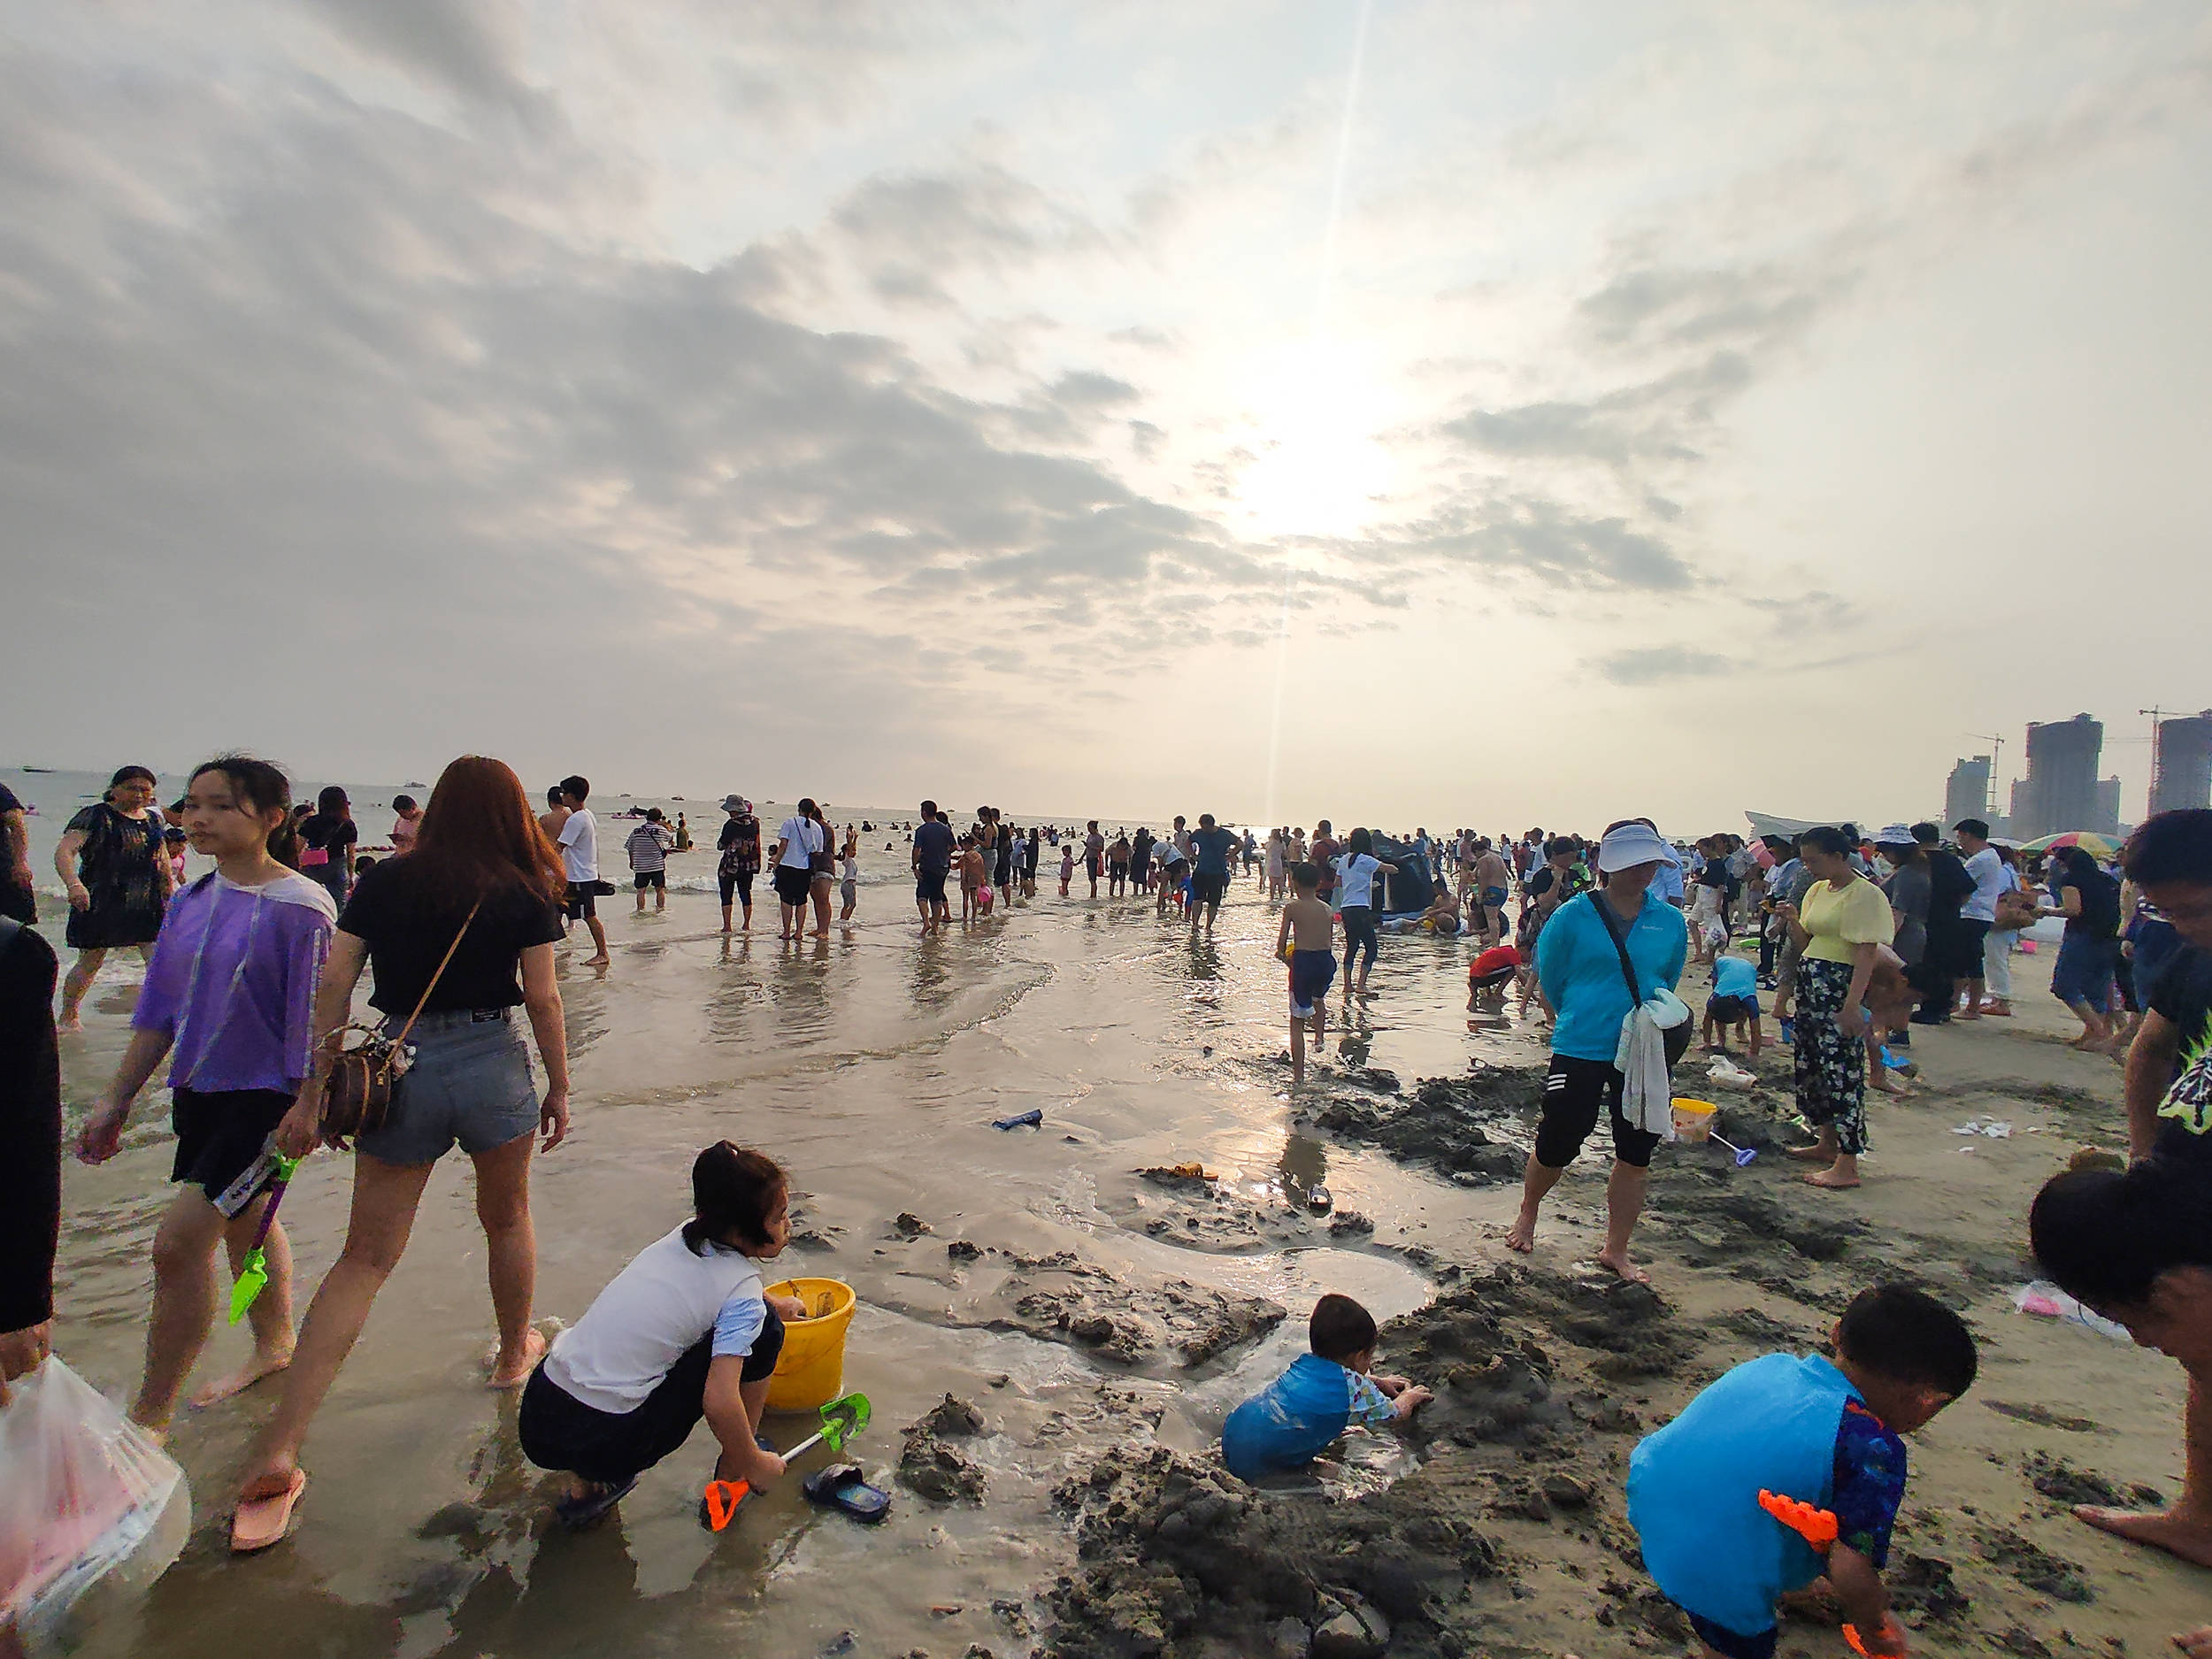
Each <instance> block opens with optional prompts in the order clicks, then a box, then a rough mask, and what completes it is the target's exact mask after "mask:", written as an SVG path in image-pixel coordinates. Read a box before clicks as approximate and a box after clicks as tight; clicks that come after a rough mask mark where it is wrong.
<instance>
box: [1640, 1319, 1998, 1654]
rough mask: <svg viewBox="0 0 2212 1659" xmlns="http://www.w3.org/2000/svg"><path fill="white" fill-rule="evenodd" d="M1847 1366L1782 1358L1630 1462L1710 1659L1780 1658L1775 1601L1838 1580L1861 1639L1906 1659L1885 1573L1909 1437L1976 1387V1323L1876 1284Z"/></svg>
mask: <svg viewBox="0 0 2212 1659" xmlns="http://www.w3.org/2000/svg"><path fill="white" fill-rule="evenodd" d="M1835 1348H1836V1357H1835V1361H1834V1363H1830V1362H1829V1361H1827V1360H1825V1359H1823V1358H1821V1357H1820V1356H1817V1355H1807V1356H1797V1355H1794V1354H1768V1355H1765V1356H1762V1357H1761V1358H1758V1359H1755V1360H1749V1361H1747V1362H1746V1363H1743V1364H1741V1365H1739V1366H1737V1367H1736V1368H1735V1369H1734V1370H1733V1371H1729V1372H1728V1373H1727V1374H1726V1375H1725V1376H1724V1377H1722V1378H1721V1379H1720V1380H1719V1381H1717V1382H1716V1383H1714V1384H1713V1385H1712V1386H1710V1387H1709V1388H1707V1389H1706V1390H1705V1391H1704V1392H1703V1393H1702V1394H1699V1395H1698V1396H1697V1398H1696V1399H1694V1400H1693V1401H1691V1402H1690V1403H1689V1404H1688V1405H1687V1406H1686V1407H1685V1408H1684V1409H1683V1411H1682V1415H1681V1416H1680V1417H1677V1418H1675V1420H1674V1421H1673V1422H1671V1423H1670V1424H1668V1425H1666V1427H1664V1428H1663V1429H1661V1430H1659V1431H1658V1432H1656V1433H1654V1434H1650V1435H1647V1437H1646V1438H1645V1439H1644V1440H1643V1443H1642V1444H1640V1446H1638V1447H1637V1448H1636V1450H1635V1454H1634V1455H1632V1457H1631V1458H1630V1459H1629V1464H1628V1520H1629V1525H1632V1526H1633V1527H1634V1528H1635V1529H1636V1532H1637V1536H1638V1538H1639V1539H1640V1540H1641V1542H1642V1545H1643V1551H1644V1565H1645V1566H1646V1567H1647V1569H1648V1570H1649V1571H1650V1573H1651V1576H1652V1578H1654V1579H1655V1581H1656V1582H1657V1583H1658V1586H1659V1588H1660V1589H1661V1590H1662V1591H1663V1593H1664V1594H1666V1595H1667V1597H1668V1598H1669V1599H1670V1600H1671V1601H1673V1602H1674V1603H1675V1605H1677V1606H1678V1607H1679V1608H1681V1609H1682V1610H1683V1611H1684V1612H1686V1613H1687V1614H1688V1615H1689V1616H1690V1624H1691V1625H1692V1626H1693V1627H1694V1629H1695V1630H1696V1632H1697V1634H1698V1638H1699V1640H1701V1641H1702V1642H1703V1643H1704V1644H1705V1652H1706V1654H1707V1655H1709V1659H1712V1656H1714V1655H1717V1659H1772V1655H1773V1653H1774V1649H1775V1642H1776V1640H1777V1637H1778V1630H1777V1627H1776V1618H1775V1608H1776V1604H1777V1602H1778V1601H1779V1599H1780V1598H1781V1597H1782V1596H1783V1595H1785V1594H1788V1593H1789V1592H1791V1591H1794V1590H1801V1589H1803V1588H1805V1587H1806V1586H1808V1585H1809V1584H1811V1583H1812V1582H1813V1580H1814V1579H1816V1578H1820V1577H1822V1576H1823V1575H1825V1576H1826V1578H1827V1579H1828V1582H1829V1584H1830V1586H1832V1588H1833V1589H1834V1591H1835V1595H1836V1600H1837V1601H1839V1602H1840V1603H1841V1604H1842V1608H1843V1616H1844V1619H1845V1621H1846V1622H1845V1626H1844V1628H1845V1632H1846V1634H1847V1635H1851V1636H1855V1638H1856V1640H1857V1642H1858V1644H1859V1646H1860V1649H1861V1651H1863V1652H1864V1653H1867V1654H1869V1655H1896V1654H1901V1653H1903V1652H1904V1650H1905V1642H1904V1633H1903V1632H1902V1631H1901V1629H1900V1628H1899V1626H1898V1625H1897V1624H1896V1622H1895V1621H1894V1620H1893V1619H1892V1618H1891V1617H1890V1614H1889V1592H1888V1590H1887V1588H1886V1586H1884V1585H1883V1583H1882V1569H1883V1567H1884V1566H1885V1565H1886V1564H1887V1563H1888V1559H1889V1540H1890V1532H1891V1530H1892V1529H1893V1527H1894V1526H1895V1525H1896V1523H1897V1509H1898V1505H1899V1504H1901V1502H1904V1497H1905V1472H1906V1469H1905V1442H1904V1441H1903V1440H1902V1439H1901V1438H1900V1437H1901V1436H1902V1435H1905V1434H1909V1433H1911V1432H1913V1431H1914V1430H1915V1429H1917V1428H1919V1427H1921V1426H1922V1425H1924V1424H1925V1423H1926V1422H1927V1421H1928V1420H1929V1419H1930V1418H1931V1417H1934V1416H1935V1414H1936V1413H1937V1412H1939V1411H1940V1410H1942V1409H1943V1408H1944V1407H1945V1406H1947V1405H1948V1404H1950V1403H1951V1402H1952V1401H1954V1400H1955V1399H1957V1398H1958V1397H1959V1396H1960V1395H1961V1394H1964V1393H1965V1392H1966V1391H1967V1389H1968V1388H1970V1387H1971V1386H1973V1382H1974V1373H1975V1371H1976V1368H1977V1365H1978V1357H1977V1355H1976V1352H1975V1348H1974V1338H1973V1334H1972V1333H1970V1331H1968V1329H1967V1328H1966V1325H1965V1322H1964V1321H1963V1320H1962V1319H1961V1318H1960V1317H1958V1315H1956V1314H1955V1313H1953V1312H1952V1311H1951V1310H1949V1309H1948V1308H1946V1307H1945V1306H1944V1305H1943V1304H1942V1303H1941V1302H1937V1301H1936V1300H1935V1299H1934V1298H1933V1297H1932V1296H1930V1295H1928V1294H1926V1293H1924V1292H1923V1291H1919V1290H1915V1289H1913V1288H1911V1287H1910V1286H1904V1285H1878V1286H1875V1287H1874V1288H1873V1289H1871V1290H1865V1291H1861V1292H1860V1293H1859V1294H1858V1296H1857V1297H1856V1298H1855V1300H1854V1301H1853V1302H1852V1303H1851V1305H1850V1306H1849V1307H1848V1308H1847V1309H1845V1310H1844V1314H1843V1317H1842V1319H1841V1320H1840V1321H1839V1323H1838V1324H1837V1325H1836V1334H1835Z"/></svg>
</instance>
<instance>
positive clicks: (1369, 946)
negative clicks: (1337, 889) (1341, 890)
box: [1337, 904, 1375, 967]
mask: <svg viewBox="0 0 2212 1659" xmlns="http://www.w3.org/2000/svg"><path fill="white" fill-rule="evenodd" d="M1337 914H1338V915H1340V916H1341V917H1342V918H1344V964H1345V965H1346V966H1347V967H1349V966H1350V965H1351V963H1352V958H1353V957H1355V956H1358V955H1359V954H1360V953H1361V952H1362V951H1365V952H1366V953H1367V960H1368V962H1369V963H1370V964H1372V963H1373V962H1374V960H1375V912H1374V910H1372V909H1371V907H1369V906H1367V905H1364V904H1348V905H1346V906H1345V907H1344V908H1343V909H1342V910H1339V911H1338V912H1337Z"/></svg>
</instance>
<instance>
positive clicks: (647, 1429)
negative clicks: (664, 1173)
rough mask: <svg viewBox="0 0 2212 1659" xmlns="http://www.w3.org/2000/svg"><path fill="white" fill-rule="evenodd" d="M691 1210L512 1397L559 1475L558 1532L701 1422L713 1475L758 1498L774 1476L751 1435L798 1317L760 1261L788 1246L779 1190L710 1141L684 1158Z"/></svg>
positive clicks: (736, 1150) (619, 1492)
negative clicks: (712, 1442)
mask: <svg viewBox="0 0 2212 1659" xmlns="http://www.w3.org/2000/svg"><path fill="white" fill-rule="evenodd" d="M691 1204H692V1211H693V1213H692V1217H691V1219H690V1220H688V1221H687V1222H685V1223H684V1224H683V1225H681V1226H680V1227H678V1228H676V1229H675V1230H674V1231H673V1232H672V1233H668V1234H666V1235H665V1236H664V1237H662V1238H661V1239H659V1240H656V1241H655V1242H654V1243H652V1244H649V1245H648V1246H646V1247H645V1248H644V1249H642V1250H641V1251H640V1252H639V1253H638V1254H637V1256H636V1257H635V1258H634V1259H633V1260H632V1262H631V1263H630V1264H629V1265H628V1266H627V1267H626V1268H624V1269H623V1270H622V1271H620V1272H619V1273H618V1274H616V1275H615V1277H614V1279H612V1280H611V1282H610V1283H609V1284H608V1286H607V1287H606V1288H605V1289H604V1290H603V1291H601V1292H600V1293H599V1294H598V1295H597V1296H596V1297H595V1299H594V1300H593V1302H592V1304H591V1306H590V1307H589V1308H588V1309H587V1310H585V1312H584V1317H582V1318H581V1319H579V1320H578V1321H577V1322H576V1323H575V1324H574V1325H572V1326H571V1327H570V1328H569V1329H567V1330H565V1331H564V1332H562V1333H560V1334H559V1335H558V1336H557V1337H555V1338H554V1339H553V1346H552V1347H551V1348H550V1349H549V1350H548V1351H547V1353H546V1356H545V1357H544V1359H543V1360H541V1362H539V1364H538V1368H537V1370H535V1371H533V1372H532V1373H531V1374H530V1381H529V1383H528V1385H527V1386H526V1387H525V1388H524V1389H523V1392H522V1407H521V1410H520V1412H519V1413H518V1419H517V1427H518V1430H519V1432H520V1435H521V1440H522V1451H523V1455H524V1456H526V1457H527V1458H528V1459H529V1460H530V1461H531V1462H532V1463H535V1464H536V1465H537V1466H538V1467H539V1468H541V1469H549V1470H556V1471H559V1472H561V1473H563V1474H565V1475H566V1476H567V1477H568V1486H567V1490H566V1491H565V1493H563V1494H562V1495H561V1497H560V1498H559V1499H558V1500H557V1501H556V1502H555V1504H554V1506H553V1508H554V1513H555V1515H556V1516H557V1517H559V1519H560V1521H561V1523H562V1525H565V1526H568V1527H571V1528H580V1527H585V1526H588V1525H591V1524H592V1523H593V1522H595V1521H597V1520H599V1519H600V1518H601V1517H603V1516H604V1515H605V1514H606V1513H607V1512H608V1511H609V1510H610V1509H613V1508H614V1507H615V1505H616V1504H618V1503H619V1502H622V1500H623V1498H624V1497H625V1496H626V1494H628V1493H629V1491H630V1489H631V1488H632V1487H634V1486H636V1485H637V1483H638V1478H639V1477H640V1476H641V1474H643V1473H644V1472H645V1471H647V1470H649V1469H650V1468H652V1467H653V1466H654V1465H655V1464H657V1463H660V1462H661V1461H662V1460H663V1459H664V1458H666V1457H668V1456H669V1455H672V1453H674V1452H676V1451H678V1450H680V1448H682V1446H683V1443H684V1442H685V1441H686V1440H688V1439H690V1438H691V1432H692V1430H693V1429H695V1428H696V1427H697V1426H698V1425H699V1419H700V1418H701V1417H705V1418H706V1420H707V1426H708V1427H709V1428H710V1429H711V1430H713V1432H714V1438H715V1439H716V1440H718V1442H719V1443H720V1445H721V1448H722V1451H721V1455H720V1457H719V1458H718V1460H717V1461H716V1463H715V1465H714V1474H713V1479H717V1480H727V1481H732V1482H735V1481H744V1482H747V1483H748V1484H749V1485H750V1486H753V1487H754V1488H755V1489H759V1488H761V1487H764V1486H768V1485H769V1484H771V1483H772V1481H774V1480H775V1479H777V1477H778V1476H780V1475H781V1474H782V1473H783V1467H784V1465H783V1459H782V1458H780V1457H779V1456H777V1455H776V1454H775V1453H773V1452H772V1451H770V1450H768V1449H767V1448H764V1447H763V1446H762V1445H761V1444H760V1442H759V1440H757V1436H758V1434H759V1432H760V1420H761V1415H762V1413H763V1412H764V1410H766V1409H767V1405H768V1380H769V1378H770V1377H771V1376H772V1374H773V1372H774V1371H775V1369H776V1360H777V1357H778V1356H780V1354H781V1353H782V1352H783V1322H784V1321H785V1320H786V1319H798V1318H803V1317H805V1314H806V1310H805V1308H804V1307H803V1305H802V1304H801V1302H800V1301H799V1299H798V1298H797V1297H795V1296H769V1295H766V1294H764V1292H763V1288H762V1284H761V1271H760V1266H759V1263H762V1262H765V1261H772V1260H773V1259H774V1258H775V1257H776V1256H780V1255H781V1254H782V1253H783V1248H784V1246H785V1245H786V1244H787V1243H788V1242H789V1241H790V1239H791V1204H790V1192H789V1186H788V1183H787V1180H786V1179H785V1176H784V1172H783V1171H782V1170H781V1169H780V1168H778V1167H777V1165H776V1164H775V1163H774V1162H773V1161H772V1160H771V1159H770V1158H768V1157H767V1156H764V1154H761V1153H758V1152H755V1151H752V1150H750V1149H749V1148H744V1147H740V1146H737V1145H735V1144H734V1143H733V1142H731V1141H717V1142H716V1143H715V1144H714V1145H713V1146H710V1147H709V1148H706V1149H705V1150H704V1151H703V1152H701V1153H700V1154H699V1156H697V1157H696V1158H695V1159H694V1160H693V1161H692V1165H691ZM701 1511H702V1514H703V1513H704V1500H702V1501H701Z"/></svg>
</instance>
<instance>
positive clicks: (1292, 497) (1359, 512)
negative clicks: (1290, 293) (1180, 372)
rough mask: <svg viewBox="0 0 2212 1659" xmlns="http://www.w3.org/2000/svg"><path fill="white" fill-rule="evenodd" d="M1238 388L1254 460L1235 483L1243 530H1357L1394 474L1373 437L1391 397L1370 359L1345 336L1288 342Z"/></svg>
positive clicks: (1268, 534) (1272, 533)
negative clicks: (1343, 337)
mask: <svg viewBox="0 0 2212 1659" xmlns="http://www.w3.org/2000/svg"><path fill="white" fill-rule="evenodd" d="M1240 393H1241V396H1240V407H1241V408H1242V409H1243V410H1244V411H1246V414H1247V419H1248V421H1249V423H1250V424H1249V426H1248V427H1247V428H1246V430H1245V434H1244V435H1243V438H1242V444H1243V447H1244V448H1245V449H1248V450H1250V451H1251V452H1252V454H1253V457H1254V458H1253V459H1252V460H1251V461H1249V462H1248V463H1247V464H1246V465H1245V466H1244V469H1243V471H1242V472H1240V474H1239V476H1238V480H1237V486H1236V503H1237V511H1238V513H1239V514H1240V517H1241V518H1242V520H1243V523H1242V525H1241V526H1240V527H1241V528H1242V529H1243V530H1244V531H1245V532H1246V533H1247V534H1251V535H1255V536H1258V537H1263V538H1272V537H1277V536H1298V535H1310V536H1332V537H1333V536H1348V535H1352V534H1356V533H1357V532H1358V531H1359V529H1360V528H1361V527H1362V526H1363V525H1364V524H1365V523H1366V522H1367V521H1368V519H1369V518H1371V516H1372V515H1373V513H1374V511H1375V508H1376V498H1377V497H1378V496H1379V495H1384V494H1385V493H1386V492H1387V491H1388V489H1389V488H1390V483H1391V477H1392V472H1393V467H1392V462H1391V458H1390V455H1389V452H1388V451H1387V450H1386V449H1385V448H1384V447H1383V445H1382V443H1381V442H1380V441H1379V439H1378V438H1377V437H1376V435H1375V434H1376V433H1377V432H1378V431H1379V430H1380V429H1381V428H1382V427H1383V426H1384V425H1385V424H1386V402H1387V399H1386V395H1385V391H1384V388H1383V385H1382V382H1381V380H1380V379H1379V376H1378V375H1377V374H1376V373H1375V370H1374V365H1373V359H1372V357H1371V355H1370V354H1369V353H1367V352H1365V351H1363V350H1362V349H1360V348H1359V347H1358V346H1357V345H1356V344H1355V343H1353V342H1349V341H1343V340H1334V339H1329V338H1309V339H1303V340H1295V341H1290V342H1285V343H1284V344H1283V345H1281V346H1279V347H1277V348H1275V349H1272V350H1271V351H1269V352H1266V353H1264V354H1263V355H1262V356H1261V357H1258V358H1256V360H1255V361H1254V362H1253V363H1252V365H1251V366H1250V368H1249V370H1248V373H1247V374H1246V376H1245V377H1244V379H1243V381H1242V384H1241V386H1240Z"/></svg>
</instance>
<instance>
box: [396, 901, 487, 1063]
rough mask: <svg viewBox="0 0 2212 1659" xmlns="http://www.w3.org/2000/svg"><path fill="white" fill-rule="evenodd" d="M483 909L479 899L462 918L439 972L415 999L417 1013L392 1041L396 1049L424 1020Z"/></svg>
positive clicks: (441, 961) (441, 958)
mask: <svg viewBox="0 0 2212 1659" xmlns="http://www.w3.org/2000/svg"><path fill="white" fill-rule="evenodd" d="M483 908H484V901H483V900H482V899H479V900H477V901H476V902H475V903H473V904H472V905H470V906H469V913H468V914H467V915H466V916H465V917H463V918H461V931H460V932H459V933H456V934H454V935H453V942H452V943H451V944H449V945H448V946H447V947H446V948H445V955H444V956H441V957H440V958H439V959H438V971H437V972H435V973H434V974H432V975H431V976H430V983H429V984H427V985H426V986H424V987H422V995H420V996H419V997H417V998H416V999H415V1011H414V1012H413V1013H411V1014H410V1015H408V1016H407V1023H406V1024H405V1025H402V1026H401V1027H400V1028H399V1035H398V1036H396V1037H395V1038H393V1039H392V1046H393V1047H394V1048H397V1047H398V1046H399V1045H400V1044H401V1043H403V1042H405V1041H407V1033H409V1032H411V1031H412V1030H414V1028H415V1022H416V1021H417V1020H419V1019H420V1018H422V1010H424V1009H425V1008H426V1007H427V1006H429V1002H430V994H431V993H432V992H433V991H434V990H436V989H437V988H438V981H439V980H440V979H443V978H445V970H446V964H448V963H449V962H451V961H452V960H453V953H454V952H455V951H457V950H458V949H460V948H461V941H462V940H464V939H465V938H466V937H467V936H468V931H469V924H470V923H471V922H472V921H474V920H475V919H476V912H477V911H479V910H482V909H483Z"/></svg>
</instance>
